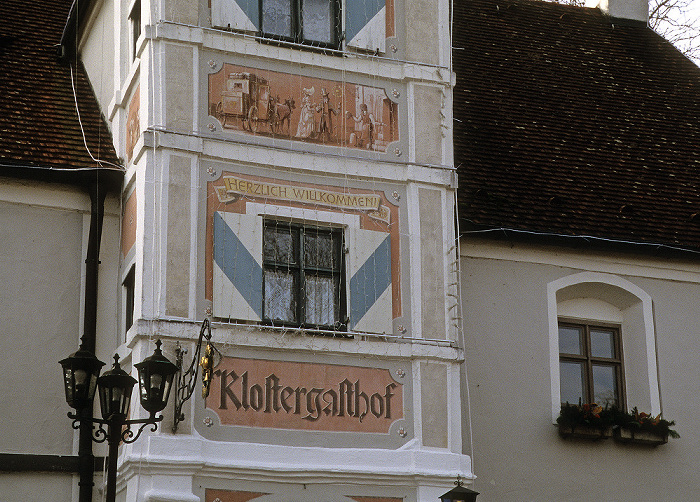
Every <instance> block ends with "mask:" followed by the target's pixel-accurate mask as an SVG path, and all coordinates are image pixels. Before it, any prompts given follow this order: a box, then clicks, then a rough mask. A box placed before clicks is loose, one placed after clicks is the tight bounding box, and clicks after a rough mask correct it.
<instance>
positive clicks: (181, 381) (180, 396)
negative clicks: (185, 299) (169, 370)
mask: <svg viewBox="0 0 700 502" xmlns="http://www.w3.org/2000/svg"><path fill="white" fill-rule="evenodd" d="M205 340H206V345H205V347H204V353H203V354H202V344H203V342H204V341H205ZM186 353H187V350H186V349H183V348H182V347H180V344H179V343H178V344H177V348H176V349H175V354H176V355H175V357H176V359H175V365H176V366H177V367H178V368H179V374H178V377H177V385H176V388H175V415H174V418H173V432H177V426H178V424H179V423H180V422H182V421H183V420H185V414H184V413H183V412H182V407H183V406H184V404H185V403H186V402H187V401H188V400H189V399H190V398H191V397H192V394H193V393H194V389H195V387H196V386H197V375H198V374H199V368H200V367H201V368H202V398H203V399H206V398H207V396H208V395H209V388H210V387H211V379H212V373H213V370H214V367H215V366H216V365H217V364H218V363H219V361H221V357H222V355H221V352H219V350H218V349H217V348H216V347H214V344H213V343H212V342H211V323H210V322H209V319H204V321H203V322H202V327H201V328H200V330H199V339H198V340H197V347H196V348H195V351H194V354H192V361H191V362H190V365H189V366H188V368H187V369H186V370H185V371H183V370H182V367H183V359H184V355H185V354H186ZM217 358H218V361H216V362H215V359H217Z"/></svg>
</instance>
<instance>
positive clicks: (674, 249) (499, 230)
mask: <svg viewBox="0 0 700 502" xmlns="http://www.w3.org/2000/svg"><path fill="white" fill-rule="evenodd" d="M463 221H465V222H467V223H468V224H470V225H471V226H476V225H475V224H474V223H473V222H471V221H468V220H463ZM459 236H460V237H468V236H483V237H485V238H490V239H497V240H507V239H510V240H518V241H523V242H527V241H531V242H533V241H536V242H538V243H544V244H551V245H560V246H566V247H576V248H581V247H586V248H607V249H615V250H617V251H623V252H636V253H640V252H641V253H643V254H646V255H657V256H658V255H663V256H668V255H673V256H679V255H686V257H688V256H692V257H694V258H695V257H700V249H697V248H693V247H683V246H674V245H670V244H662V243H651V242H641V241H628V240H623V239H613V238H607V237H599V236H595V235H567V234H557V233H554V232H537V231H532V230H522V229H516V228H507V227H491V228H484V229H480V230H465V231H461V232H460V234H459Z"/></svg>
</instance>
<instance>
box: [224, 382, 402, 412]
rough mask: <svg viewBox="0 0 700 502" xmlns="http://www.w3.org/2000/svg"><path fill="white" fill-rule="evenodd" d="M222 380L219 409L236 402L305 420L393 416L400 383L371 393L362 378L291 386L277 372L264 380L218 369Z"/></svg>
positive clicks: (246, 407) (241, 406)
mask: <svg viewBox="0 0 700 502" xmlns="http://www.w3.org/2000/svg"><path fill="white" fill-rule="evenodd" d="M214 376H215V378H218V379H219V385H220V393H219V394H220V395H219V409H221V410H227V409H229V407H230V406H231V405H232V406H233V408H235V409H236V410H243V411H247V410H251V411H254V412H259V413H275V414H276V413H286V414H294V415H300V418H301V419H302V420H308V421H310V422H315V421H317V420H319V419H320V418H321V417H323V416H325V417H353V418H355V419H357V420H358V421H359V422H363V421H364V420H366V418H367V417H368V416H370V417H374V418H377V419H388V420H390V419H391V418H392V409H391V400H392V397H393V396H394V395H395V392H394V390H395V389H396V387H397V384H396V383H389V384H388V385H386V386H385V388H384V391H379V392H373V393H371V394H368V393H367V392H365V391H364V390H363V389H362V384H361V382H360V380H355V381H350V380H349V379H347V378H346V379H344V380H342V381H340V382H338V384H337V386H335V387H332V388H319V387H313V388H310V389H307V388H306V387H301V386H298V387H291V386H285V385H283V384H282V383H281V379H280V377H278V376H277V375H275V374H274V373H270V374H269V375H267V376H266V377H265V379H264V381H263V382H257V383H256V382H250V381H249V379H250V376H249V374H248V372H247V371H245V372H243V373H241V374H240V375H238V374H236V372H235V371H233V370H231V371H226V370H216V371H215V372H214Z"/></svg>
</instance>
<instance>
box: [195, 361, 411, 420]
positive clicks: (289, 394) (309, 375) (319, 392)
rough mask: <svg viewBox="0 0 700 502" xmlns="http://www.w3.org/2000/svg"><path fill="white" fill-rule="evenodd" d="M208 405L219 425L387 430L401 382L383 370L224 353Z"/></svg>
mask: <svg viewBox="0 0 700 502" xmlns="http://www.w3.org/2000/svg"><path fill="white" fill-rule="evenodd" d="M206 407H207V408H208V409H210V410H212V411H214V412H215V413H216V414H217V415H218V416H219V420H220V423H221V425H237V426H248V427H273V428H279V429H300V430H319V431H344V432H372V433H388V432H389V428H390V426H391V424H392V422H394V421H396V420H398V419H401V418H403V385H402V384H401V383H399V382H397V381H396V380H394V378H392V375H391V373H390V372H389V370H387V369H377V368H364V367H356V366H339V365H332V364H315V363H301V362H289V361H268V360H261V359H240V358H232V357H225V358H223V359H222V361H221V363H220V364H219V365H218V366H217V367H216V370H215V371H214V378H213V379H212V385H211V392H210V394H209V397H208V398H207V400H206Z"/></svg>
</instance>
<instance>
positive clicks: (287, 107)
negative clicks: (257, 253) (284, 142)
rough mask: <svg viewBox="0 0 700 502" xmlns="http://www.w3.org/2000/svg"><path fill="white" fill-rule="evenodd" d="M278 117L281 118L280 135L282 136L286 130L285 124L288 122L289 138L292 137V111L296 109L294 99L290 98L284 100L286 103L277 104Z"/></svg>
mask: <svg viewBox="0 0 700 502" xmlns="http://www.w3.org/2000/svg"><path fill="white" fill-rule="evenodd" d="M276 106H277V116H278V117H279V131H278V132H279V133H280V134H281V133H282V132H283V130H284V123H285V122H287V136H290V137H291V136H292V131H291V128H290V124H289V122H290V119H291V117H292V110H294V108H296V106H295V103H294V98H288V99H285V100H284V103H277V104H276Z"/></svg>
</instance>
